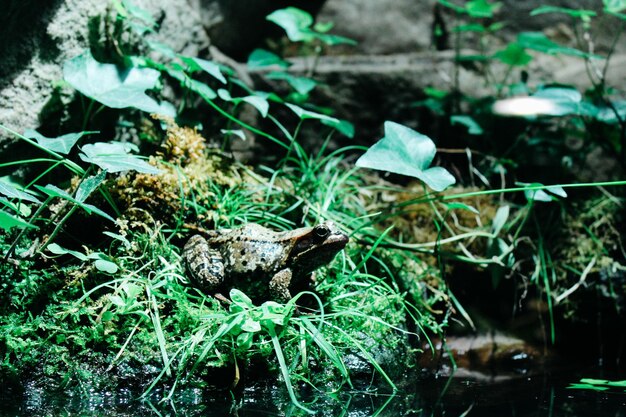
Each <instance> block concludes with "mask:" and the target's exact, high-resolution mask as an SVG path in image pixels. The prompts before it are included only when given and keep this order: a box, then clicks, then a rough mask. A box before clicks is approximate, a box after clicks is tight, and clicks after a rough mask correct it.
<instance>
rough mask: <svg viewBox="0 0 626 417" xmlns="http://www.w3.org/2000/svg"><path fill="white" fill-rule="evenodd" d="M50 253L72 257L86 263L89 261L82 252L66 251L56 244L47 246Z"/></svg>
mask: <svg viewBox="0 0 626 417" xmlns="http://www.w3.org/2000/svg"><path fill="white" fill-rule="evenodd" d="M47 249H48V251H50V252H51V253H53V254H55V255H72V256H73V257H75V258H77V259H79V260H81V261H83V262H85V261H87V260H89V257H88V256H87V255H85V254H84V253H82V252H78V251H75V250H71V249H66V248H64V247H62V246H60V245H58V244H56V243H51V244H49V245H48V246H47Z"/></svg>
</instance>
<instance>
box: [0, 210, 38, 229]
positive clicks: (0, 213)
mask: <svg viewBox="0 0 626 417" xmlns="http://www.w3.org/2000/svg"><path fill="white" fill-rule="evenodd" d="M13 227H17V228H18V229H24V228H26V227H28V228H31V229H37V227H36V226H34V225H32V224H28V222H26V221H25V220H23V219H22V218H20V217H17V216H14V215H12V214H9V213H7V212H6V211H4V210H0V228H2V229H4V230H6V231H7V232H8V231H10V230H11V229H12V228H13Z"/></svg>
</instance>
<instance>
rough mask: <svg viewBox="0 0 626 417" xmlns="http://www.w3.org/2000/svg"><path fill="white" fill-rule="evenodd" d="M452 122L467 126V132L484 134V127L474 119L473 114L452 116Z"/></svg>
mask: <svg viewBox="0 0 626 417" xmlns="http://www.w3.org/2000/svg"><path fill="white" fill-rule="evenodd" d="M450 123H451V124H452V125H455V124H460V125H463V126H465V127H467V133H469V134H470V135H482V134H483V128H482V127H480V125H479V124H478V123H477V122H476V120H474V118H473V117H471V116H459V115H456V116H450Z"/></svg>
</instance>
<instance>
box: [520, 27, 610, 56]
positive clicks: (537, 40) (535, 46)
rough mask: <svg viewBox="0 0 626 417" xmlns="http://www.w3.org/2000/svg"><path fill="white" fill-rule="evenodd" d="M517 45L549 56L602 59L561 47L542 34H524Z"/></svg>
mask: <svg viewBox="0 0 626 417" xmlns="http://www.w3.org/2000/svg"><path fill="white" fill-rule="evenodd" d="M517 43H518V44H519V45H520V46H521V47H522V48H526V49H532V50H534V51H539V52H543V53H545V54H549V55H557V54H564V55H572V56H577V57H581V58H593V59H602V57H601V56H599V55H592V54H588V53H587V52H583V51H581V50H579V49H576V48H570V47H566V46H561V45H559V44H557V43H555V42H553V41H551V40H550V39H548V37H547V36H546V35H544V34H543V33H541V32H522V33H520V34H519V35H518V36H517Z"/></svg>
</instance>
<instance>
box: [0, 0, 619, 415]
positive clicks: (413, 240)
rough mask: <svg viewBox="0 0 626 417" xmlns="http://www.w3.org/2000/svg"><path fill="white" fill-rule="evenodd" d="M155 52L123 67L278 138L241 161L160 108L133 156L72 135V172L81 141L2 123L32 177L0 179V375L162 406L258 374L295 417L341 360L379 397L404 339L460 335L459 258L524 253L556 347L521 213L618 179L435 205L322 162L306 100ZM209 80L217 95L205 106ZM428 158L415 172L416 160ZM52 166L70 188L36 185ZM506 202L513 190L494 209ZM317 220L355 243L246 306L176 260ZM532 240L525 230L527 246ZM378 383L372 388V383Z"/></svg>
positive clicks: (546, 274) (480, 262) (549, 272)
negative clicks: (209, 74) (454, 321)
mask: <svg viewBox="0 0 626 417" xmlns="http://www.w3.org/2000/svg"><path fill="white" fill-rule="evenodd" d="M120 7H122V6H121V5H120ZM130 18H132V14H131V15H128V16H125V17H124V19H130ZM126 23H128V22H126ZM120 45H122V44H120ZM122 46H123V45H122ZM122 49H123V48H122ZM118 52H120V53H122V50H121V49H118ZM171 52H172V54H171V56H168V57H167V59H165V61H164V62H156V61H152V60H150V59H148V58H146V57H133V59H134V60H133V62H135V63H136V64H137V65H138V66H143V67H146V68H152V69H157V70H158V71H160V72H161V75H162V77H163V81H164V82H178V83H180V86H181V87H182V88H183V89H184V90H185V91H186V94H189V95H190V96H192V95H193V96H197V97H199V98H200V99H201V100H202V101H204V103H205V104H206V106H208V108H209V109H212V111H213V113H212V115H214V116H217V118H221V119H219V120H221V122H222V123H223V124H224V125H225V126H226V127H229V128H230V127H232V126H233V125H237V126H239V127H243V128H246V129H248V130H249V131H250V132H253V133H254V134H255V135H256V136H257V137H258V138H259V139H261V138H264V139H265V140H268V143H271V144H273V145H276V147H277V149H278V150H277V152H279V155H278V156H277V158H276V161H275V163H274V164H273V165H271V166H257V167H249V166H245V165H243V164H240V163H238V162H236V161H234V160H233V159H232V158H230V157H228V156H227V155H225V154H224V153H222V152H217V151H214V150H210V149H208V148H207V144H206V143H205V139H204V138H203V137H202V136H201V135H200V134H199V133H198V132H197V130H195V129H192V128H189V127H180V126H178V125H176V123H175V122H174V120H172V119H169V118H167V117H163V116H159V117H157V118H156V120H149V119H147V118H145V119H140V121H139V122H138V123H137V126H135V127H137V128H138V129H140V130H141V134H139V135H138V136H139V137H142V138H144V139H148V140H146V141H145V142H146V143H143V145H145V146H144V150H145V149H150V147H151V146H152V152H148V153H151V156H149V157H147V156H146V155H145V154H142V155H135V154H133V152H132V149H130V148H132V146H131V147H130V148H129V149H126V147H125V146H121V147H120V145H119V144H117V145H115V144H113V143H102V142H97V143H95V144H89V145H91V146H92V149H96V148H98V147H99V148H100V149H103V148H106V149H108V151H106V152H104V153H100V154H96V155H95V156H94V155H91V156H89V155H86V154H85V153H84V152H85V149H86V147H87V144H84V143H81V145H80V146H82V149H81V152H83V154H81V155H83V156H85V157H82V156H81V158H80V160H79V158H77V157H76V156H75V154H76V153H77V152H73V153H72V152H69V150H71V149H72V147H73V146H74V145H76V143H77V142H78V141H79V139H81V137H83V136H85V135H86V134H87V133H90V134H91V133H94V132H87V131H85V132H79V133H77V134H74V135H76V136H74V137H70V138H67V137H66V136H63V137H65V138H66V139H61V138H57V139H56V140H57V141H58V140H68V142H64V143H66V144H67V146H68V147H69V149H68V152H69V153H68V154H62V153H59V152H58V151H57V150H55V148H53V147H52V145H50V142H45V141H42V142H40V141H37V140H33V139H31V138H29V137H26V136H25V135H21V134H19V133H17V132H15V131H13V130H11V129H8V128H6V127H4V126H1V125H0V127H1V128H2V129H4V130H5V131H7V132H9V133H11V134H13V135H14V136H15V137H16V138H19V139H20V140H21V141H23V142H24V143H27V144H28V145H29V146H32V147H34V149H36V150H37V151H38V152H43V153H45V154H46V157H45V158H34V157H33V158H29V159H25V160H21V161H7V162H5V163H3V164H2V165H0V168H7V167H13V166H15V165H17V164H20V165H26V167H27V168H28V170H29V171H30V172H32V173H33V176H32V178H33V179H32V180H30V181H28V182H26V184H25V185H24V186H19V185H16V184H11V183H2V184H3V188H2V191H1V192H2V194H3V196H4V197H2V198H1V199H0V203H2V205H3V208H2V216H0V225H1V226H2V227H3V228H4V229H6V230H7V231H8V232H9V233H6V234H3V235H2V236H0V245H2V250H3V252H4V254H5V260H7V262H5V263H4V264H2V265H1V266H0V268H2V270H1V272H2V277H3V280H2V281H1V283H2V292H1V294H2V295H1V296H0V297H1V298H0V301H1V303H0V358H1V360H0V376H2V377H3V379H4V378H6V379H7V380H10V381H14V382H16V383H18V381H19V382H24V381H30V382H34V383H36V384H39V386H53V387H56V388H60V389H68V390H75V391H76V390H77V391H79V392H81V393H84V394H87V393H89V392H92V391H94V390H104V389H116V388H120V387H130V388H131V389H132V390H133V392H137V393H143V397H144V398H154V396H158V397H159V399H162V400H174V399H175V398H176V394H177V392H179V390H182V389H186V388H188V387H200V388H203V389H208V388H209V387H211V386H212V385H214V384H215V383H216V382H220V383H221V388H222V389H230V390H233V391H236V390H237V389H239V388H240V387H241V386H242V385H243V384H246V383H247V381H246V377H247V375H248V374H249V373H253V370H254V369H255V367H258V366H260V364H261V365H262V367H263V369H265V370H266V372H265V374H266V375H265V376H266V377H268V378H270V379H272V378H273V379H276V380H280V381H281V383H282V384H283V386H284V387H285V390H286V391H287V393H288V396H289V398H290V400H291V402H292V404H294V405H295V406H296V407H297V408H299V409H301V410H302V411H303V412H307V413H308V412H312V408H313V405H311V404H306V403H304V402H303V401H302V400H301V397H300V393H301V391H302V390H303V387H306V389H307V390H312V391H314V392H318V393H322V394H330V395H332V394H333V393H336V392H338V391H339V390H341V389H343V388H346V387H347V388H349V389H353V388H354V387H361V384H357V383H356V382H355V381H354V380H353V375H352V368H351V366H353V364H352V365H351V363H350V362H349V361H348V359H347V358H351V357H358V358H360V360H361V362H362V363H365V364H366V365H367V367H368V369H369V370H370V371H371V374H372V378H374V379H375V380H376V381H378V380H380V381H382V382H384V387H385V388H384V389H387V390H389V391H394V390H396V386H397V385H396V384H397V381H396V378H397V376H398V374H399V373H401V372H400V371H404V370H405V369H406V368H410V367H411V366H413V364H414V363H413V360H414V358H415V355H414V354H415V351H416V350H418V348H419V345H417V344H415V343H414V344H411V341H414V339H416V338H417V339H418V340H419V343H429V336H430V335H432V334H435V335H442V334H443V332H444V329H445V327H446V326H447V324H448V321H449V320H450V319H451V318H457V317H462V318H463V319H464V320H465V322H466V323H468V325H469V326H473V324H472V318H471V317H470V316H469V314H468V313H467V312H466V311H465V309H464V306H463V305H462V304H461V303H460V302H459V301H458V300H457V298H456V297H455V295H454V294H453V293H451V292H450V290H449V289H448V287H447V284H446V278H447V275H448V274H450V273H451V270H453V268H455V265H457V264H458V263H463V264H465V265H471V266H472V267H475V268H477V269H481V270H486V271H489V272H490V273H491V276H492V282H493V284H494V285H497V284H498V282H499V281H500V280H501V279H502V278H503V276H504V273H505V272H509V273H511V272H512V271H519V270H520V269H519V265H520V264H521V261H522V259H520V258H519V257H520V256H527V257H528V258H531V259H532V265H533V268H532V270H531V273H530V276H531V280H532V281H533V282H534V283H536V285H537V286H538V287H540V288H541V291H542V292H543V294H544V296H545V300H546V304H547V305H548V311H549V320H550V329H551V330H550V333H551V340H552V341H554V338H555V307H556V304H558V302H561V301H563V300H564V299H566V298H569V297H570V295H571V293H572V292H573V291H570V292H569V293H568V292H561V291H560V287H559V285H561V284H560V282H559V278H560V277H561V276H562V269H559V265H558V260H559V259H560V258H558V257H555V254H554V252H553V251H551V243H550V236H544V235H543V234H542V233H541V227H540V220H539V219H538V217H537V216H536V214H537V211H538V208H537V206H538V205H539V204H542V203H543V202H547V201H548V200H558V198H557V197H558V196H562V195H563V194H564V193H565V191H564V189H568V188H571V187H577V188H588V187H597V186H623V185H625V184H626V181H613V182H593V183H585V184H558V185H548V186H546V185H542V184H536V183H533V184H522V185H520V186H516V187H510V188H504V187H502V188H499V189H488V190H482V189H473V190H471V191H469V192H468V191H467V190H466V189H452V190H451V191H447V192H441V193H433V192H430V191H429V190H428V189H427V188H426V187H425V186H424V184H423V183H421V182H419V183H413V184H409V185H407V186H403V187H398V186H396V185H394V184H392V183H389V182H386V181H385V180H383V179H381V178H379V177H378V176H374V175H372V174H371V173H370V172H368V171H364V170H359V169H357V168H355V166H354V163H353V158H354V156H353V155H354V154H355V153H360V152H362V151H364V150H365V148H363V147H358V146H348V147H344V148H340V149H337V150H334V151H332V152H329V151H328V144H329V143H330V141H331V140H332V135H333V134H335V133H336V132H342V131H343V133H346V131H348V132H349V131H350V129H345V122H344V121H340V120H338V119H335V118H333V117H331V116H329V115H327V114H321V113H316V112H314V111H313V110H311V109H316V108H315V107H313V106H307V103H300V104H302V107H300V106H295V105H293V104H289V103H287V104H285V101H284V99H283V98H281V97H278V96H276V95H275V94H274V95H268V94H265V93H262V92H257V91H254V90H252V89H251V88H249V87H248V86H246V85H245V84H243V83H242V82H241V81H240V80H238V79H237V78H236V76H235V75H234V74H233V73H232V72H229V71H228V70H227V69H226V68H222V69H221V70H220V71H222V70H223V71H224V74H226V75H227V78H225V79H227V85H221V84H216V83H215V80H211V81H206V82H204V81H201V80H203V78H201V75H204V74H201V75H199V74H198V71H197V69H193V68H192V67H191V66H189V67H186V66H185V65H186V64H185V63H188V62H189V59H191V58H190V57H184V56H181V55H178V54H175V53H174V52H173V51H171ZM118 58H128V57H124V56H121V57H118ZM93 64H94V65H93V67H94V68H96V69H97V68H98V65H102V66H104V65H105V64H99V63H97V62H95V63H93ZM184 64H185V65H184ZM109 65H110V64H109ZM96 72H97V71H96ZM220 74H221V72H220ZM222 76H223V75H222ZM194 77H195V78H194ZM216 85H218V86H219V87H220V88H224V90H223V91H222V92H221V95H218V93H216V92H215V91H214V89H213V88H214V87H215V86H216ZM130 87H133V86H130ZM226 88H228V94H225V93H224V91H227V90H226ZM231 94H232V96H231ZM236 94H240V95H241V97H235V95H236ZM233 97H235V98H233ZM83 99H84V98H83V97H82V96H81V100H83ZM88 100H89V101H88V103H87V104H86V106H85V108H86V111H85V115H83V125H84V128H87V127H88V125H89V124H90V123H91V122H92V121H93V120H94V119H95V118H97V117H99V114H100V112H98V111H96V112H92V111H91V110H93V108H94V106H96V105H97V104H96V101H98V97H90V98H88ZM220 100H221V101H220ZM246 100H247V101H246ZM242 103H254V104H252V105H253V107H255V108H256V109H257V110H258V111H259V114H260V117H263V118H264V121H265V125H266V126H267V125H269V126H271V131H270V130H269V129H267V130H268V131H265V130H266V129H261V128H259V127H255V126H251V125H250V124H249V123H246V122H244V121H242V120H241V119H240V118H239V116H238V113H239V111H240V110H241V105H242ZM270 104H271V106H270ZM186 106H188V104H187V103H186V102H183V103H181V105H180V108H179V110H180V111H181V113H182V112H183V111H184V110H190V108H189V107H187V108H186ZM278 106H282V107H281V109H282V110H283V111H286V110H289V111H291V112H292V113H293V114H295V115H296V116H297V121H296V122H295V127H293V128H292V127H289V125H288V124H287V123H285V122H282V121H281V120H282V119H281V120H279V118H278V116H276V114H278V113H279V112H277V111H276V112H274V110H275V109H276V107H278ZM129 107H133V103H129ZM268 108H269V109H270V110H272V111H271V112H269V113H267V114H266V112H267V111H268ZM304 123H320V126H322V125H323V126H326V127H328V126H333V127H334V129H331V128H328V129H327V131H328V132H330V133H328V134H327V135H325V136H324V134H325V133H326V132H323V133H322V137H324V138H325V140H324V141H323V142H322V143H321V144H320V145H319V149H318V150H316V151H315V152H311V151H310V150H308V149H305V148H304V147H303V146H301V144H300V143H299V140H300V139H301V138H300V137H299V135H300V134H301V132H302V131H303V130H302V127H303V125H304ZM216 124H219V122H216ZM338 126H342V129H343V130H342V129H340V128H339V127H338ZM163 131H164V132H163ZM70 139H71V140H70ZM92 139H94V140H97V136H95V137H93V138H92ZM115 146H117V148H118V149H117V150H116V151H115V152H113V154H111V152H112V151H111V150H110V149H111V148H112V147H115ZM155 147H156V148H155ZM433 148H434V145H433ZM426 159H428V158H426ZM431 159H432V157H431ZM494 160H495V159H494ZM103 161H104V162H103ZM402 161H403V163H406V164H408V165H410V164H411V163H412V161H408V160H404V159H403V160H402ZM425 162H428V163H427V164H425V166H423V167H421V168H423V171H424V172H426V170H427V169H429V167H428V165H429V164H430V160H428V161H425ZM129 166H130V167H132V168H133V169H131V170H130V172H129V170H128V167H129ZM41 167H43V168H41ZM58 168H64V169H65V171H64V175H66V174H67V175H72V178H69V177H68V178H65V179H63V178H62V179H61V180H59V181H58V182H56V183H54V184H47V186H43V182H42V181H44V180H45V179H47V178H48V177H49V174H51V173H58V172H59V171H60V169H58ZM157 170H158V174H157V173H155V171H157ZM117 171H125V172H123V173H121V174H118V173H117ZM431 172H432V171H431ZM511 193H519V194H522V193H524V194H525V195H526V197H527V198H526V200H523V201H521V202H520V200H519V199H515V198H514V197H512V198H511V200H512V201H510V202H505V199H504V196H505V195H511ZM5 197H6V198H5ZM38 197H39V198H41V197H45V198H43V199H44V201H43V202H41V201H39V202H38V200H37V198H38ZM494 197H499V198H500V201H497V199H495V198H494ZM33 199H35V201H33ZM541 199H543V200H541ZM105 209H106V212H105V211H104V210H105ZM108 212H112V213H114V219H113V217H112V216H111V214H108ZM92 214H95V215H96V216H93V215H92ZM110 220H114V221H110ZM323 220H333V221H335V222H336V223H337V224H339V225H341V227H342V228H343V229H344V231H345V232H346V233H347V234H349V235H350V238H351V241H350V243H349V245H348V246H347V247H346V249H345V250H344V251H343V252H342V253H341V254H340V255H338V256H337V257H336V259H335V260H334V261H333V262H332V263H331V264H329V265H328V266H326V267H324V268H322V269H320V270H319V271H317V273H316V285H315V290H314V291H312V292H303V293H300V294H297V295H295V297H294V298H293V299H292V300H291V301H290V302H288V303H285V304H280V303H276V302H273V301H271V300H263V301H261V302H259V303H257V304H255V303H253V302H252V301H251V297H249V296H253V295H254V294H251V293H250V294H246V293H247V292H249V291H253V290H252V289H251V288H238V289H233V290H232V291H231V293H230V294H229V296H230V299H231V302H232V303H231V304H230V305H229V306H228V307H225V306H223V305H222V304H220V303H219V302H218V301H217V300H215V299H214V298H213V297H210V296H207V295H206V294H203V293H201V292H200V291H199V290H198V289H196V288H194V287H193V286H192V285H190V283H189V281H188V274H187V271H185V270H184V267H183V263H182V262H181V256H180V248H181V247H182V246H183V244H184V243H185V241H186V239H188V238H189V236H190V235H191V234H193V233H196V232H197V231H198V230H202V229H209V230H212V229H219V228H222V227H225V228H229V227H235V226H239V225H241V224H244V223H249V222H254V223H259V224H263V225H265V226H267V227H271V228H273V229H276V230H288V229H293V228H295V227H300V226H302V225H313V224H316V223H318V222H320V221H323ZM596 226H597V223H596V222H594V223H593V224H592V225H590V226H587V225H586V224H585V225H583V227H581V228H580V229H581V230H584V232H585V236H586V240H585V242H586V244H587V245H588V246H589V248H592V249H594V248H598V247H600V248H601V249H602V250H603V252H602V253H603V254H605V255H606V253H605V252H607V251H606V245H604V244H603V241H602V237H601V234H602V231H603V230H604V229H602V228H597V227H596ZM15 229H18V230H15ZM529 230H534V231H535V235H533V239H532V240H531V239H530V238H529ZM85 231H86V232H87V233H84V232H85ZM580 234H582V232H581V233H579V235H580ZM529 241H530V243H529ZM528 248H530V249H528ZM522 249H525V251H524V250H522ZM529 252H530V253H531V254H530V255H528V253H529ZM593 259H596V258H593ZM579 261H580V262H579ZM604 262H606V260H604ZM594 264H595V262H594ZM594 264H592V263H590V260H589V259H588V258H586V257H585V256H582V257H580V259H578V258H577V259H576V262H574V263H572V264H571V265H570V264H568V265H567V267H563V269H565V270H567V271H569V272H572V271H574V272H582V274H583V275H585V276H586V273H589V270H591V269H592V268H593V265H594ZM589 265H591V266H589ZM585 271H587V272H586V273H585ZM559 274H561V275H559ZM581 280H582V278H581ZM581 285H582V284H581ZM578 287H580V285H579V286H578ZM578 287H576V288H578ZM570 288H574V287H570ZM559 293H560V294H559ZM563 294H566V295H567V296H563ZM252 298H254V297H252ZM555 301H556V303H555ZM296 304H300V306H299V307H298V309H296ZM431 350H434V349H431ZM398 357H402V361H398ZM224 375H226V376H224ZM360 377H362V375H361V376H360ZM382 386H383V384H372V387H371V388H370V390H376V389H381V390H382V389H383V388H381V387H382Z"/></svg>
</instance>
